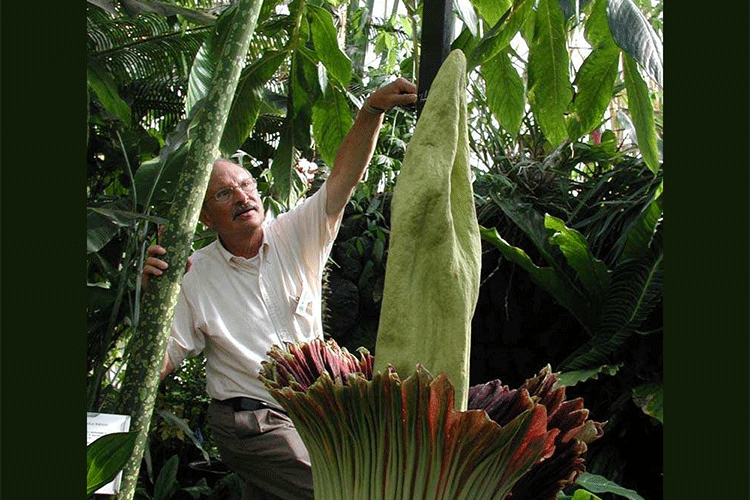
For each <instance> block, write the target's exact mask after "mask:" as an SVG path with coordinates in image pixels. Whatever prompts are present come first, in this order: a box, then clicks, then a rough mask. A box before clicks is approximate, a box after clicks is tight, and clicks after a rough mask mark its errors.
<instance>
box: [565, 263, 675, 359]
mask: <svg viewBox="0 0 750 500" xmlns="http://www.w3.org/2000/svg"><path fill="white" fill-rule="evenodd" d="M662 259H663V254H658V255H657V256H656V258H655V259H649V258H643V259H630V260H626V261H622V262H620V263H618V264H617V266H616V267H615V270H614V272H613V274H612V279H611V285H610V288H609V294H608V297H607V303H606V304H605V305H604V309H603V311H602V313H601V315H600V318H599V324H598V326H597V328H596V330H595V331H594V332H593V334H594V336H593V338H592V339H591V340H589V341H588V342H586V343H585V344H583V345H582V346H580V347H579V348H577V349H576V350H575V351H574V352H573V353H572V354H570V355H569V356H568V357H567V358H566V359H565V360H563V362H562V363H560V369H562V370H565V371H570V370H583V369H590V368H593V367H596V366H600V365H603V364H607V363H610V362H611V357H612V356H613V354H614V353H616V352H617V350H618V349H620V348H621V347H622V345H623V344H624V343H625V342H626V341H627V339H628V338H629V337H630V336H631V335H632V334H633V333H635V332H636V331H637V328H638V327H639V326H640V325H641V323H643V321H644V320H645V319H646V318H647V317H648V315H649V314H650V312H651V311H652V310H653V309H654V307H655V306H656V304H658V302H659V300H660V299H661V296H662V274H663V271H662Z"/></svg>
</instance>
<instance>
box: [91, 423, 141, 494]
mask: <svg viewBox="0 0 750 500" xmlns="http://www.w3.org/2000/svg"><path fill="white" fill-rule="evenodd" d="M135 441H136V433H135V432H116V433H112V434H106V435H104V436H102V437H100V438H98V439H96V440H95V441H92V442H91V444H89V445H88V446H87V447H86V496H91V495H92V494H93V493H94V492H95V491H97V490H98V489H99V488H101V487H102V486H104V485H105V484H107V483H109V482H110V481H112V480H113V479H114V478H115V477H116V476H117V474H118V473H119V472H120V471H121V470H122V468H123V467H124V466H125V463H126V462H127V461H128V458H129V457H130V454H131V453H132V451H133V447H134V446H135Z"/></svg>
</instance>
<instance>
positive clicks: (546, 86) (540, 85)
mask: <svg viewBox="0 0 750 500" xmlns="http://www.w3.org/2000/svg"><path fill="white" fill-rule="evenodd" d="M566 37H567V32H566V31H565V23H564V21H563V17H562V12H560V6H559V5H558V3H557V0H540V2H539V7H538V8H537V13H536V25H535V29H534V40H533V43H531V44H530V47H529V64H528V73H529V103H530V104H531V109H532V110H533V112H534V117H535V118H536V120H537V122H538V123H539V126H540V127H541V129H542V131H543V132H544V135H545V136H546V137H547V140H549V142H550V143H551V144H552V147H553V148H554V147H557V146H558V145H560V143H562V142H563V141H564V140H565V139H566V138H567V136H568V131H567V128H566V125H565V113H566V112H567V110H568V107H569V105H570V101H571V99H572V98H573V90H572V87H571V84H570V75H569V64H568V48H567V43H566V40H567V38H566Z"/></svg>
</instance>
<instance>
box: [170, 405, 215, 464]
mask: <svg viewBox="0 0 750 500" xmlns="http://www.w3.org/2000/svg"><path fill="white" fill-rule="evenodd" d="M157 413H158V414H159V416H161V418H163V419H164V420H166V421H167V422H169V423H170V424H172V425H174V426H176V427H177V428H178V429H180V430H182V432H184V433H185V435H186V436H188V437H189V438H190V440H191V441H192V442H193V444H194V445H195V446H196V447H197V448H198V449H199V450H201V453H202V454H203V458H204V459H205V460H206V461H209V460H210V459H211V458H210V457H209V455H208V452H207V451H206V450H204V449H203V445H201V443H200V441H198V438H196V437H195V433H194V432H193V430H192V429H191V428H190V426H189V425H188V424H187V422H186V421H185V420H183V419H181V418H179V417H177V416H176V415H175V414H174V413H172V412H169V411H166V410H157Z"/></svg>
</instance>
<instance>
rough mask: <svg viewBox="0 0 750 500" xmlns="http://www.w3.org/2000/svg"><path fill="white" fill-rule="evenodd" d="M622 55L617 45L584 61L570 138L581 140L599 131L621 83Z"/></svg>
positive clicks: (591, 55) (578, 81)
mask: <svg viewBox="0 0 750 500" xmlns="http://www.w3.org/2000/svg"><path fill="white" fill-rule="evenodd" d="M619 55H620V51H619V50H618V49H617V47H616V46H615V45H604V46H602V47H597V48H595V49H594V50H593V51H592V52H591V53H590V54H589V55H588V57H587V58H586V60H585V61H583V64H582V65H581V68H580V69H579V70H578V74H577V75H576V80H575V85H576V86H577V88H578V92H577V93H576V96H575V101H574V108H573V109H574V114H573V115H572V116H571V120H570V122H569V124H568V136H569V137H570V138H571V139H577V138H579V137H581V136H582V135H584V134H586V133H588V132H589V131H591V129H593V128H594V127H596V126H597V125H598V124H599V122H600V121H601V119H602V117H603V116H604V112H605V111H606V110H607V106H608V105H609V103H610V101H611V100H612V92H613V89H614V86H615V80H616V79H617V74H618V66H619V61H620V57H619Z"/></svg>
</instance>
